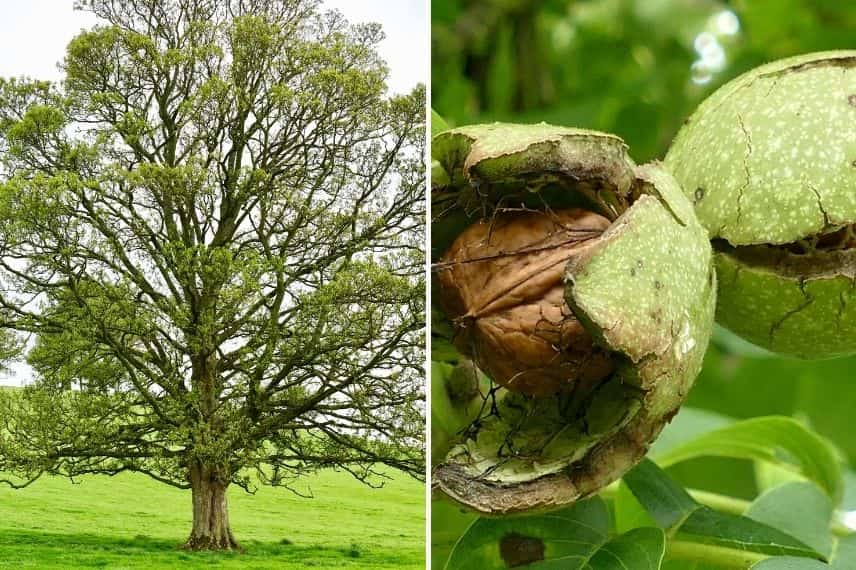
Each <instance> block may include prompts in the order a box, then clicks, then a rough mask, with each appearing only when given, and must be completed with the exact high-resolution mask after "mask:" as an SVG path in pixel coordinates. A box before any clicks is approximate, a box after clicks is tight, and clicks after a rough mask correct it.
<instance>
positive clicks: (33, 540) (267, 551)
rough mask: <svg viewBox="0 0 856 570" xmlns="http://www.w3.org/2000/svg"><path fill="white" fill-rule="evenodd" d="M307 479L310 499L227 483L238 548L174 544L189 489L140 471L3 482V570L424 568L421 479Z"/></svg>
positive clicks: (328, 475)
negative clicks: (378, 482)
mask: <svg viewBox="0 0 856 570" xmlns="http://www.w3.org/2000/svg"><path fill="white" fill-rule="evenodd" d="M304 485H305V486H306V487H309V488H311V490H312V492H313V493H314V495H315V497H316V498H314V499H303V498H300V497H297V496H296V495H294V494H292V493H290V492H289V491H287V490H284V489H271V488H267V487H264V488H261V489H259V491H258V492H257V493H256V494H255V495H248V494H246V493H244V491H242V490H241V489H238V488H232V489H230V491H229V506H230V518H231V523H232V530H233V531H234V533H235V536H236V538H237V539H238V541H239V542H240V543H241V545H242V546H243V547H244V548H245V552H244V553H240V554H239V553H226V554H212V553H190V552H184V551H182V550H180V549H179V548H178V545H179V544H180V543H181V542H183V541H184V539H185V538H187V535H188V533H189V531H190V492H189V491H181V490H178V489H174V488H172V487H168V486H166V485H162V484H160V483H157V482H155V481H152V480H150V479H148V478H147V477H145V476H143V475H131V474H123V475H119V476H116V477H103V476H92V477H88V478H82V479H80V481H79V484H72V483H71V482H70V481H68V480H67V479H60V478H45V479H42V480H39V481H37V482H36V483H34V484H33V485H32V486H30V487H28V488H26V489H22V490H13V489H8V488H6V487H5V486H0V569H5V568H16V569H17V568H38V569H50V568H63V569H73V568H110V569H122V568H139V569H143V568H145V569H158V568H163V569H167V568H169V569H173V568H179V569H180V568H215V569H221V568H222V569H228V568H241V569H244V568H252V569H261V568H264V569H276V568H303V567H315V568H413V569H416V568H419V569H422V568H424V567H425V556H424V551H425V547H424V544H425V507H424V503H425V493H424V486H423V485H422V484H420V483H418V482H416V481H414V480H412V479H410V478H409V477H406V476H404V475H396V477H395V478H394V479H393V480H391V481H388V482H387V483H386V485H385V486H384V488H382V489H371V488H368V487H366V486H364V485H362V484H360V483H358V482H357V481H355V480H354V479H353V478H351V477H350V476H349V475H347V474H343V473H335V472H330V471H325V472H322V473H320V474H318V475H316V476H314V477H311V478H307V479H306V481H305V484H304Z"/></svg>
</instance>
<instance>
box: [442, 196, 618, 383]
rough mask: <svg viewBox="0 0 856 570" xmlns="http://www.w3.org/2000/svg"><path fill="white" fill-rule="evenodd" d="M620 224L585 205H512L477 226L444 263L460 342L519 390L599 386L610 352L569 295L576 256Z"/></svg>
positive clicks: (448, 307)
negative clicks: (568, 276)
mask: <svg viewBox="0 0 856 570" xmlns="http://www.w3.org/2000/svg"><path fill="white" fill-rule="evenodd" d="M609 225H610V222H609V220H608V219H607V218H605V217H603V216H600V215H598V214H595V213H592V212H587V211H585V210H580V209H569V210H558V211H531V212H523V213H504V214H499V215H497V216H495V217H493V218H492V219H490V220H483V221H480V222H477V223H475V224H473V225H471V226H470V227H469V228H467V229H466V230H465V231H464V232H463V233H462V234H461V235H460V236H459V237H458V238H457V239H456V240H455V242H454V244H453V245H452V247H451V248H450V249H449V251H448V252H447V253H446V255H445V257H444V258H443V260H442V262H441V264H440V266H439V268H440V270H439V273H438V281H439V284H440V299H441V303H442V304H443V306H444V310H445V311H446V312H447V314H448V315H449V316H450V318H451V319H452V322H453V324H454V325H455V329H456V334H455V337H454V343H455V346H456V347H457V348H458V350H460V351H461V352H462V353H463V354H466V355H468V356H470V357H471V358H473V359H474V360H475V361H476V363H477V364H478V366H479V367H480V368H481V369H482V370H484V371H485V372H487V373H488V375H489V376H490V377H491V378H493V380H494V381H495V382H496V383H498V384H500V385H502V386H504V387H506V388H508V389H509V390H513V391H517V392H522V393H524V394H528V395H532V396H547V395H552V394H557V393H567V392H573V391H578V390H582V393H585V392H587V391H588V390H587V388H590V387H591V386H592V385H596V384H597V383H599V382H600V381H601V380H603V379H604V378H606V377H607V376H608V375H609V374H610V373H611V372H612V371H613V364H612V361H611V359H610V356H609V354H608V353H607V352H606V351H605V350H603V349H602V348H600V347H598V346H597V345H595V344H594V343H593V342H592V338H591V336H590V335H589V334H588V332H586V330H585V329H584V328H583V326H582V325H581V324H580V322H579V321H578V320H577V319H576V317H575V316H574V314H573V313H572V312H571V309H570V308H569V307H568V305H567V304H566V303H565V298H564V296H565V289H564V284H563V281H562V275H563V273H564V270H565V266H566V264H567V263H568V261H569V260H570V259H571V258H572V257H574V256H575V255H577V254H579V252H580V251H582V250H583V249H584V248H586V247H587V246H588V245H589V244H591V243H592V241H593V240H596V239H597V238H598V237H599V236H600V235H601V234H602V233H603V232H604V231H605V230H606V229H607V228H608V227H609Z"/></svg>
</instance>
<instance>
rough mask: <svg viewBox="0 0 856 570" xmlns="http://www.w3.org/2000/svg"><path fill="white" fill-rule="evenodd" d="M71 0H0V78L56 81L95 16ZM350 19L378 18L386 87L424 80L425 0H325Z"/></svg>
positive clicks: (5, 378) (0, 380)
mask: <svg viewBox="0 0 856 570" xmlns="http://www.w3.org/2000/svg"><path fill="white" fill-rule="evenodd" d="M73 4H74V2H73V0H0V76H2V77H10V76H21V75H26V76H29V77H33V78H38V79H50V80H58V79H60V72H59V70H58V69H57V63H58V62H59V61H60V60H61V59H62V57H63V55H64V53H65V46H66V45H67V44H68V42H69V41H70V40H71V39H72V38H73V37H74V36H75V35H76V34H77V33H78V32H79V31H80V30H81V28H87V27H90V26H92V25H93V24H94V23H95V22H96V19H95V18H94V17H93V16H92V15H90V14H88V13H84V12H78V11H75V10H74V9H73ZM324 4H325V6H326V7H328V8H335V9H337V10H340V11H341V12H342V13H343V14H345V16H346V17H347V18H348V20H349V21H351V22H353V23H357V22H379V23H380V24H381V25H382V26H383V29H384V32H385V33H386V39H385V40H384V41H383V43H382V44H381V45H380V48H379V51H380V55H381V56H382V57H383V58H384V59H385V60H386V62H387V64H388V65H389V68H390V78H389V87H390V90H391V91H392V92H394V93H406V92H408V91H410V89H411V88H413V87H414V86H415V85H416V84H417V83H420V82H421V83H427V80H428V79H427V78H428V24H427V18H428V7H427V4H428V3H427V2H426V1H425V0H325V2H324ZM29 376H30V373H29V369H28V367H26V366H20V365H15V366H13V370H12V374H11V375H9V374H4V373H0V384H11V385H14V386H20V385H21V384H22V383H24V382H25V381H26V380H27V378H28V377H29Z"/></svg>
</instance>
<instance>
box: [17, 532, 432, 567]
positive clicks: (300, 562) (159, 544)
mask: <svg viewBox="0 0 856 570" xmlns="http://www.w3.org/2000/svg"><path fill="white" fill-rule="evenodd" d="M241 546H242V547H243V548H244V552H222V553H221V552H187V551H184V550H182V549H181V548H180V545H179V544H178V543H177V542H175V541H173V540H167V539H161V538H150V537H148V536H143V535H138V536H136V537H133V538H123V537H115V536H102V535H96V534H87V533H79V534H55V533H46V532H39V531H33V530H31V531H10V530H4V531H2V532H0V567H2V568H7V567H12V566H8V565H9V564H14V567H15V568H112V567H120V568H147V569H148V568H176V567H207V566H215V567H220V568H272V567H275V568H280V567H306V566H310V567H311V566H319V567H320V566H323V567H354V568H357V567H366V568H375V567H379V566H380V567H382V566H387V565H389V566H395V565H396V564H397V563H398V564H400V563H401V562H405V563H410V562H412V563H413V564H414V565H417V564H418V562H419V560H418V559H414V560H412V561H410V560H408V561H403V560H402V559H401V558H400V553H398V554H397V553H394V552H386V553H384V552H377V551H375V552H372V551H371V550H365V549H363V547H361V546H360V545H358V544H353V543H352V544H348V545H343V546H342V547H337V548H333V547H329V546H321V545H300V544H295V543H293V542H292V541H291V540H289V539H287V538H283V539H282V540H280V541H279V542H258V541H252V540H250V541H244V542H242V543H241Z"/></svg>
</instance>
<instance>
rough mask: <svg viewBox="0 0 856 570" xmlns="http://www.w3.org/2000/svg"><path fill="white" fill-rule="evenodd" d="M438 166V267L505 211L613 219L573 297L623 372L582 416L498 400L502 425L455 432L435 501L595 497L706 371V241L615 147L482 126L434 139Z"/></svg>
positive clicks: (570, 281)
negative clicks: (460, 238)
mask: <svg viewBox="0 0 856 570" xmlns="http://www.w3.org/2000/svg"><path fill="white" fill-rule="evenodd" d="M432 158H433V159H434V163H435V165H437V170H438V171H439V172H435V175H436V177H435V178H434V179H433V180H432V212H433V213H432V218H433V219H432V257H433V259H434V260H435V261H436V260H438V259H440V258H441V257H442V255H443V253H444V252H445V250H446V249H447V248H448V247H449V245H450V244H451V242H452V241H453V240H454V239H455V237H456V236H457V235H458V234H459V233H460V232H461V231H463V229H465V228H466V227H467V226H469V225H470V224H471V223H473V222H475V221H477V220H479V219H481V218H488V217H490V216H491V215H492V214H493V212H494V211H496V210H497V208H502V207H519V206H520V205H521V204H525V205H527V206H528V207H532V208H541V209H543V208H545V207H550V208H553V209H558V208H560V207H586V208H587V209H591V210H595V211H598V212H600V213H602V214H603V215H606V216H607V217H609V218H610V219H611V220H613V221H612V225H611V226H610V227H609V229H608V230H607V231H606V232H604V233H603V234H602V235H601V236H600V238H597V242H596V244H595V245H594V246H593V247H590V248H587V249H586V250H585V253H583V254H581V255H580V256H578V257H576V258H574V259H573V260H572V261H571V262H570V263H569V264H568V266H567V267H566V270H565V283H566V285H565V287H566V288H565V293H566V302H567V303H568V305H569V306H570V307H571V308H572V310H573V312H574V314H575V315H576V317H577V318H578V319H579V320H580V322H582V323H583V324H584V326H585V327H586V329H587V330H588V332H589V333H590V334H591V336H592V337H593V338H594V339H595V341H596V342H598V343H599V344H600V345H601V346H604V347H606V348H608V349H609V350H610V351H611V352H612V353H613V354H614V355H615V359H616V361H618V363H619V364H618V366H617V370H616V372H615V373H614V374H613V375H612V376H611V377H610V378H608V379H607V380H605V381H603V382H602V383H601V384H600V386H599V387H598V388H597V389H596V390H594V392H593V393H592V394H591V395H590V396H589V398H588V400H586V401H585V402H582V404H581V405H578V406H576V407H573V408H568V407H567V404H568V403H567V402H566V401H564V400H563V399H562V398H561V397H558V396H555V397H542V398H533V397H528V396H525V395H522V394H518V393H513V392H509V391H507V390H504V389H499V390H498V391H497V392H496V393H495V396H496V401H495V402H493V401H489V402H487V405H486V406H485V409H486V410H487V411H489V410H490V409H491V406H492V404H494V403H495V410H496V412H497V413H496V414H488V415H485V414H482V416H481V417H480V418H479V420H478V421H477V422H474V423H472V424H471V425H470V426H469V429H466V430H463V431H461V432H459V433H458V434H457V440H456V441H454V442H453V443H454V444H455V445H454V446H453V447H452V448H451V450H450V451H449V453H448V454H447V455H446V457H445V459H443V461H442V462H441V463H440V464H439V465H438V466H437V467H436V468H435V470H434V474H433V484H434V488H435V490H436V491H437V492H439V493H441V494H444V495H446V496H448V497H451V498H452V499H454V500H456V501H457V502H459V503H461V504H463V505H465V506H467V507H469V508H471V509H474V510H476V511H478V512H482V513H487V514H508V513H514V512H521V511H531V510H536V509H539V510H540V509H547V508H553V507H559V506H562V505H565V504H568V503H571V502H574V501H576V500H578V499H581V498H583V497H586V496H589V495H591V494H593V493H595V492H597V491H598V490H599V489H601V488H602V487H604V486H605V485H607V484H609V483H610V482H612V481H614V480H616V479H617V478H619V477H620V476H621V475H622V474H623V473H624V472H626V471H627V470H628V469H630V468H631V467H632V466H633V465H635V464H636V463H637V462H638V461H639V460H641V458H642V457H643V456H644V454H645V453H646V451H647V449H648V446H649V444H650V443H651V442H652V441H653V440H654V439H655V438H656V437H657V435H658V434H659V432H660V430H661V429H662V427H663V426H664V425H665V423H666V422H668V420H669V419H671V417H672V416H673V415H674V414H675V413H676V412H677V410H678V408H679V407H680V405H681V403H682V402H683V400H684V398H685V397H686V394H687V392H688V390H689V389H690V387H691V386H692V383H693V381H694V379H695V377H696V375H697V374H698V371H699V369H700V368H701V362H702V357H703V355H704V351H705V349H706V347H707V343H708V338H709V336H710V332H711V327H712V322H713V312H714V303H715V295H714V291H715V277H714V272H713V269H712V264H711V249H710V243H709V241H708V239H707V235H706V233H705V231H704V229H703V228H702V226H701V225H700V224H699V223H698V221H697V220H696V217H695V215H694V213H693V209H692V205H691V204H690V203H689V201H688V200H687V199H686V198H685V197H684V195H683V192H682V190H681V189H680V188H679V187H678V185H677V182H676V181H675V180H674V178H672V176H671V175H670V174H669V173H668V172H667V171H666V170H665V169H663V168H662V167H661V166H660V165H659V164H649V165H644V166H637V165H635V164H634V163H633V161H632V160H631V159H630V158H629V156H628V155H627V149H626V146H625V145H624V143H623V141H622V140H621V139H619V138H618V137H615V136H612V135H608V134H604V133H598V132H593V131H585V130H580V129H570V128H561V127H554V126H551V125H546V124H540V125H507V124H492V125H474V126H469V127H463V128H459V129H454V130H451V131H446V132H443V133H441V134H439V135H437V136H435V137H434V140H433V144H432ZM435 291H436V288H435ZM434 330H435V332H436V331H442V330H449V323H448V321H445V322H444V321H443V320H442V319H441V322H438V323H437V325H435V327H434ZM446 346H448V345H446ZM569 409H570V410H571V411H569ZM512 450H513V452H512Z"/></svg>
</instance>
